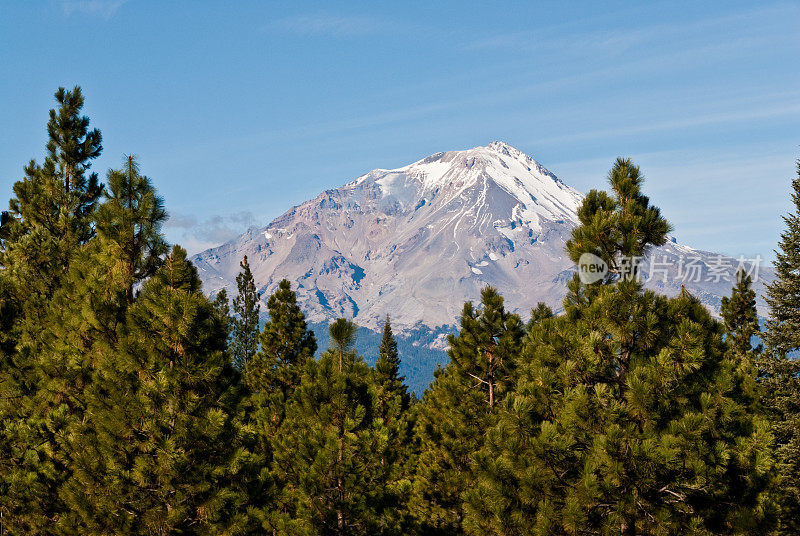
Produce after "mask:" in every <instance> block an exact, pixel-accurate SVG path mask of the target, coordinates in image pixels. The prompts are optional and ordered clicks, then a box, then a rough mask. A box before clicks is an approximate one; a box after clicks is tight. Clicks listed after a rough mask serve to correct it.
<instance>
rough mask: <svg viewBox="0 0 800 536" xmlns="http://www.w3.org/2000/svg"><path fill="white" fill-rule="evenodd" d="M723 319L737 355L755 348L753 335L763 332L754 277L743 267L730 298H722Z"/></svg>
mask: <svg viewBox="0 0 800 536" xmlns="http://www.w3.org/2000/svg"><path fill="white" fill-rule="evenodd" d="M721 312H722V321H723V323H724V324H725V334H726V339H727V341H728V344H729V345H730V347H731V350H732V351H733V353H734V354H735V355H737V356H748V355H750V353H751V352H752V351H753V350H757V351H760V348H753V337H755V336H757V335H760V334H761V328H760V327H759V325H758V312H757V311H756V293H755V291H754V290H753V279H752V278H751V277H750V276H749V275H747V274H746V273H745V272H744V270H743V269H740V270H739V271H737V273H736V286H735V287H733V292H732V293H731V296H730V298H729V297H727V296H724V297H723V298H722V310H721Z"/></svg>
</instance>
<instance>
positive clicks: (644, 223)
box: [567, 158, 671, 281]
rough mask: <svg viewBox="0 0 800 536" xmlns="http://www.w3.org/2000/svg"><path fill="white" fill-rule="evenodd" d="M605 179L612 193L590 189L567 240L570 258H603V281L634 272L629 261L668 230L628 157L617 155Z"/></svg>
mask: <svg viewBox="0 0 800 536" xmlns="http://www.w3.org/2000/svg"><path fill="white" fill-rule="evenodd" d="M608 180H609V183H610V185H611V190H612V192H613V196H611V195H609V194H607V193H606V192H603V191H598V190H591V191H590V192H589V193H588V194H587V195H586V197H585V198H584V200H583V205H582V206H581V207H580V209H578V220H579V222H580V225H579V226H578V227H576V228H575V229H574V230H573V232H572V238H571V239H570V240H569V241H568V242H567V252H568V253H569V256H570V258H571V259H572V261H573V262H576V263H577V262H578V260H579V259H580V257H581V255H583V254H584V253H592V254H594V255H597V256H598V257H600V258H601V259H603V261H604V262H605V263H606V265H607V266H608V268H609V274H608V277H607V278H606V281H610V280H612V279H615V278H619V277H631V276H634V275H635V274H636V266H635V263H634V262H631V261H632V260H635V259H636V258H637V257H641V256H642V255H644V254H645V253H646V252H647V249H648V248H649V247H650V246H660V245H663V244H664V243H666V238H667V233H669V232H670V230H671V227H670V225H669V223H668V222H667V220H665V219H664V218H663V217H662V216H661V211H660V210H659V209H658V208H657V207H654V206H651V205H650V200H649V198H648V197H647V196H645V195H644V194H642V192H641V186H642V183H643V182H644V177H643V176H642V174H641V173H640V171H639V167H638V166H636V165H634V164H633V163H632V162H631V160H630V159H629V158H628V159H623V158H617V161H616V162H614V167H612V168H611V171H609V172H608Z"/></svg>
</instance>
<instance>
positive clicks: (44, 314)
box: [0, 87, 102, 533]
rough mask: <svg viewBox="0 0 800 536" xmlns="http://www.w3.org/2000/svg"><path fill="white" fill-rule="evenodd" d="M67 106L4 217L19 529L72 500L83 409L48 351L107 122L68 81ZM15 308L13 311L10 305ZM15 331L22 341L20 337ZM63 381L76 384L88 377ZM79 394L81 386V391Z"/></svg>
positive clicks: (43, 523) (44, 521) (12, 497)
mask: <svg viewBox="0 0 800 536" xmlns="http://www.w3.org/2000/svg"><path fill="white" fill-rule="evenodd" d="M55 97H56V101H57V103H58V108H57V109H55V110H51V111H50V120H49V122H48V124H47V132H48V142H47V156H46V157H45V160H44V163H43V164H42V165H39V164H37V163H36V162H34V161H31V162H30V163H29V164H28V165H27V166H26V167H25V171H24V172H25V178H24V179H23V180H20V181H18V182H16V183H15V184H14V187H13V191H14V197H13V198H12V199H11V200H10V202H9V210H8V212H6V213H3V217H2V218H0V266H1V267H2V270H0V272H2V275H0V278H2V280H3V282H2V283H1V284H0V287H3V289H4V291H3V292H4V300H5V302H6V305H5V306H4V308H3V309H4V315H6V317H5V319H4V321H6V322H9V323H10V325H9V328H10V329H9V330H8V331H7V332H6V335H7V336H10V338H9V339H8V340H7V341H6V342H7V343H8V344H9V345H12V346H13V351H11V352H10V353H7V354H5V355H4V358H3V361H2V362H0V366H2V369H0V423H2V424H0V427H2V428H0V443H2V444H3V445H5V446H8V448H3V447H0V456H2V459H0V466H1V467H3V470H2V471H0V511H3V512H5V513H6V514H7V519H8V522H7V526H8V527H9V530H11V531H18V532H23V533H46V532H48V531H52V530H54V529H53V523H54V522H55V521H56V520H57V519H58V516H59V512H60V511H63V505H62V503H61V501H60V499H59V497H58V488H59V486H60V485H61V483H62V482H63V480H64V479H65V478H66V470H65V467H64V465H65V463H66V460H65V459H64V457H63V453H62V452H61V451H60V449H59V443H60V441H61V438H60V435H61V434H62V433H63V430H64V424H65V422H67V421H69V420H70V419H71V418H72V417H75V415H74V413H72V411H73V410H75V409H79V408H80V404H73V403H72V402H75V399H74V396H71V397H69V398H70V402H67V403H64V404H62V402H61V400H60V398H59V397H60V396H61V393H60V392H51V391H48V390H47V389H46V388H45V387H44V386H43V385H42V384H43V383H44V382H47V381H49V377H48V376H49V373H48V371H47V370H46V367H47V365H43V363H41V359H42V356H43V354H44V353H45V352H49V354H50V355H51V356H52V355H54V354H53V353H52V349H49V348H46V347H45V346H44V345H45V344H46V342H47V341H46V340H45V336H44V334H45V333H44V332H45V328H46V327H47V326H48V322H47V320H48V316H50V315H52V314H53V304H52V300H53V297H54V296H55V295H56V293H57V292H58V290H59V289H60V288H61V286H62V284H63V282H64V280H65V278H66V277H67V275H68V272H69V267H70V262H71V260H72V258H73V257H74V256H75V255H76V253H77V252H78V250H79V249H80V246H81V245H83V244H85V243H86V242H87V241H88V240H89V239H90V238H91V237H92V235H93V233H94V229H93V225H92V223H93V215H94V210H95V208H96V204H97V200H98V198H99V196H100V194H101V192H102V186H101V185H100V184H99V182H98V180H97V175H95V174H91V175H89V176H88V177H87V176H86V171H87V170H88V169H89V167H90V165H91V160H93V159H95V158H97V156H99V154H100V152H101V150H102V145H101V135H100V132H99V131H98V130H96V129H95V130H91V131H90V130H89V119H88V118H87V117H85V116H81V115H80V112H81V109H82V107H83V103H84V100H83V96H82V94H81V91H80V88H78V87H76V88H74V89H73V90H72V91H68V90H65V89H64V88H59V90H58V91H57V92H56V94H55ZM10 312H13V316H11V315H10V314H9V313H10ZM12 340H13V343H12V342H11V341H12ZM62 384H63V385H64V386H65V387H66V388H68V389H70V390H72V391H76V392H80V387H79V386H69V385H68V383H67V382H62ZM73 394H74V393H73Z"/></svg>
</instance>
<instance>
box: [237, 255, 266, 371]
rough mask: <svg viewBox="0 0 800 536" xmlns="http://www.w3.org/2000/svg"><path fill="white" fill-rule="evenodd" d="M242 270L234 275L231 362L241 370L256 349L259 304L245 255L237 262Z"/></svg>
mask: <svg viewBox="0 0 800 536" xmlns="http://www.w3.org/2000/svg"><path fill="white" fill-rule="evenodd" d="M239 266H240V267H241V269H242V271H241V272H239V275H237V276H236V286H237V287H238V289H239V293H238V294H237V295H236V298H234V299H233V332H232V336H233V341H232V345H231V346H232V348H233V362H234V365H236V368H238V369H239V370H242V369H243V368H244V367H245V365H247V362H248V361H250V360H251V359H252V358H253V356H254V355H256V351H257V350H258V315H259V312H260V311H261V306H260V305H259V304H258V300H259V299H260V298H261V294H259V293H258V292H256V283H255V281H254V280H253V272H251V271H250V264H249V263H248V262H247V255H245V256H244V259H242V262H241V263H240V264H239Z"/></svg>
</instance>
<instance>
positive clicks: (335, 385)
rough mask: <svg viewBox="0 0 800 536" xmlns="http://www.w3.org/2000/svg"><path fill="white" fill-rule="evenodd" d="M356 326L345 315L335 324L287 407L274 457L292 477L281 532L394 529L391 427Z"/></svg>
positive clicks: (283, 503)
mask: <svg viewBox="0 0 800 536" xmlns="http://www.w3.org/2000/svg"><path fill="white" fill-rule="evenodd" d="M355 331H356V328H355V325H354V324H352V322H349V321H347V320H344V319H338V320H337V321H336V322H334V323H333V324H331V326H330V335H331V340H332V343H333V346H332V347H331V348H330V349H329V350H328V351H326V352H325V353H324V354H323V355H322V356H321V357H320V360H319V361H318V362H317V361H313V360H309V361H308V363H307V365H306V370H305V372H304V374H303V376H302V380H301V382H300V385H299V386H298V387H297V389H296V391H295V394H294V396H293V397H292V402H291V403H290V404H289V406H288V408H287V410H286V419H285V421H284V422H283V424H282V426H281V428H280V431H279V434H278V438H279V443H278V445H277V448H276V450H275V462H274V467H275V471H276V472H278V473H280V480H281V481H282V482H285V484H286V485H285V486H284V487H283V491H282V494H281V497H280V505H281V506H280V508H279V512H280V513H281V515H280V516H278V517H277V519H276V521H275V525H274V530H275V531H276V533H278V534H319V535H358V534H364V535H368V534H369V535H371V534H381V533H386V532H387V530H386V529H387V523H386V512H385V504H386V502H385V499H384V497H383V495H384V493H385V485H386V483H387V481H388V478H389V477H388V473H389V471H388V468H387V467H386V466H385V465H384V464H382V463H381V460H382V458H383V457H384V456H385V454H386V448H387V441H386V435H387V434H386V432H385V430H384V428H383V423H382V420H381V419H379V418H377V417H376V414H375V389H374V385H372V384H371V379H372V374H371V373H370V369H369V367H368V366H367V365H366V363H365V362H364V361H363V359H361V358H360V357H359V356H358V355H357V354H356V353H355V352H354V351H353V350H352V344H353V341H354V335H355Z"/></svg>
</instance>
